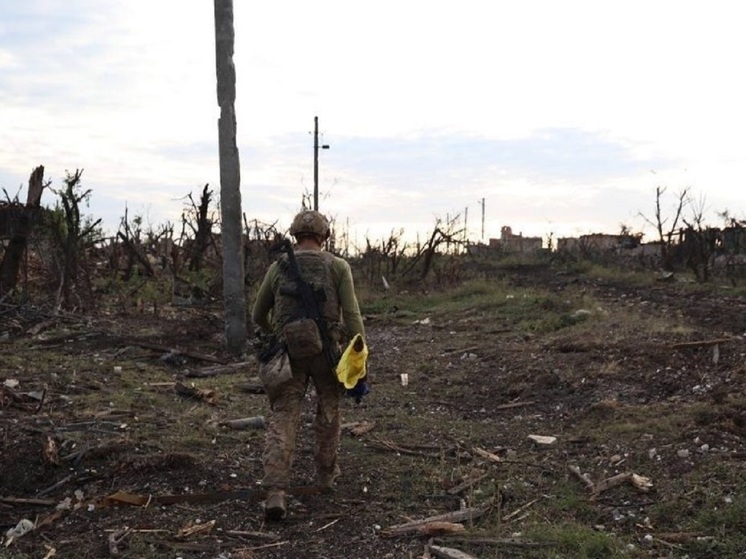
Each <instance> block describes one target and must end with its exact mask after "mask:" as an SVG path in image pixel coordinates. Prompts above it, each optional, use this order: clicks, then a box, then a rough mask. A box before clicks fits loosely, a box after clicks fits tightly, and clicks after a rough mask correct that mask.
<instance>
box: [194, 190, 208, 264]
mask: <svg viewBox="0 0 746 559" xmlns="http://www.w3.org/2000/svg"><path fill="white" fill-rule="evenodd" d="M208 186H209V185H207V184H206V185H205V188H204V189H203V190H202V196H201V197H200V199H199V207H196V206H195V210H196V213H197V226H196V227H192V226H191V225H190V227H192V229H193V231H194V250H193V252H192V256H191V258H190V260H189V270H190V271H192V272H198V271H199V270H201V269H202V260H203V259H204V256H205V252H206V251H207V247H208V246H210V237H211V236H212V220H211V219H210V217H209V215H210V214H209V211H210V202H211V201H212V190H208ZM190 198H191V195H190Z"/></svg>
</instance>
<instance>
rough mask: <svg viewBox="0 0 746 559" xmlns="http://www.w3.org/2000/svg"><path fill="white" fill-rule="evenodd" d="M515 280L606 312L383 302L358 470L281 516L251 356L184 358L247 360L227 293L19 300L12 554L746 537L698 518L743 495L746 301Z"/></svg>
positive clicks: (627, 547) (8, 400) (7, 502)
mask: <svg viewBox="0 0 746 559" xmlns="http://www.w3.org/2000/svg"><path fill="white" fill-rule="evenodd" d="M505 279H506V281H507V282H508V284H509V285H511V286H512V288H513V289H515V293H517V294H520V293H521V291H520V290H522V289H528V290H530V289H544V290H549V291H550V292H551V293H554V294H556V295H558V296H559V298H560V299H561V297H562V296H563V294H567V297H568V299H572V300H573V301H575V300H581V298H582V297H586V300H593V301H594V302H595V303H597V306H598V308H591V309H576V311H577V312H578V313H580V314H576V315H573V316H582V314H583V313H587V314H593V315H600V316H601V318H599V319H597V320H596V321H595V322H594V323H593V324H594V329H593V330H592V331H591V332H590V334H589V331H588V329H583V330H577V329H574V328H565V329H561V330H557V331H554V332H550V333H546V334H541V333H530V332H528V333H527V332H525V331H522V330H521V329H520V328H518V327H517V325H516V323H515V322H514V319H512V318H508V317H501V315H500V312H499V310H498V311H496V312H494V313H493V312H491V311H490V312H488V311H484V310H483V309H480V308H472V309H468V310H462V311H459V312H456V313H454V314H452V315H450V316H449V315H447V314H439V315H434V316H430V315H429V314H428V313H422V314H417V315H414V316H412V315H406V314H404V315H403V314H401V313H399V312H398V311H397V309H395V308H393V307H392V308H391V309H388V310H387V311H386V312H381V313H379V314H376V315H368V316H367V317H366V329H367V334H368V343H369V347H370V351H371V358H370V369H371V377H372V382H373V390H372V393H371V394H370V395H369V396H368V397H366V398H365V399H364V401H363V402H362V403H361V404H359V405H358V404H355V403H354V402H353V401H352V400H349V399H346V400H345V401H344V402H343V422H344V423H345V426H344V430H343V441H342V446H341V450H340V463H341V466H342V469H343V475H342V477H341V478H340V480H339V482H338V485H337V488H336V490H335V492H334V493H333V494H330V495H322V494H315V493H313V492H312V491H311V492H310V494H298V495H294V496H292V497H291V498H290V499H289V514H288V517H287V519H286V520H284V521H282V522H280V523H272V524H267V523H266V522H265V521H264V517H263V514H262V508H261V492H260V488H259V486H258V484H257V482H258V480H259V479H260V477H261V452H262V443H263V431H262V429H248V430H233V429H229V428H227V427H226V426H225V425H224V424H223V422H225V421H226V420H230V419H236V418H242V417H248V416H257V415H266V414H267V411H268V410H267V405H266V402H265V397H264V395H262V394H261V393H257V392H259V390H257V389H256V383H255V376H256V366H255V365H254V364H253V363H251V362H248V361H247V363H246V364H244V365H243V366H241V367H238V368H236V369H235V370H233V371H228V372H226V369H225V368H223V369H219V368H218V369H213V371H215V370H220V373H219V374H215V375H214V376H203V377H195V376H189V375H190V374H192V373H195V372H200V371H201V372H203V373H206V374H209V371H210V369H209V367H216V366H218V365H219V363H218V362H221V363H223V364H225V363H228V362H229V360H228V359H227V356H226V355H224V353H223V348H222V340H221V333H222V322H221V318H220V315H219V312H218V311H219V310H217V309H212V310H211V309H187V308H181V309H160V310H159V312H158V315H157V316H156V315H155V314H154V313H153V312H145V313H137V312H131V313H129V314H127V315H118V314H112V315H108V316H107V315H101V316H93V317H85V318H81V317H74V316H67V317H57V318H53V317H50V316H48V315H47V314H45V313H44V312H42V311H41V310H40V309H35V308H33V307H17V308H11V307H0V310H1V311H2V312H3V314H2V315H1V316H0V322H4V325H3V326H2V327H0V335H4V339H0V533H1V534H3V535H4V534H6V531H7V530H9V529H11V528H13V527H15V526H16V525H17V523H18V522H19V521H20V520H21V519H29V520H31V521H32V522H34V523H36V529H35V530H33V531H31V532H30V533H27V534H25V535H23V536H21V537H17V538H14V540H13V541H11V542H8V539H9V538H8V537H7V536H5V537H4V543H3V544H0V557H15V558H21V557H23V558H26V557H29V558H30V557H33V558H39V559H40V558H42V557H65V558H66V557H71V558H72V557H75V558H94V557H125V558H130V557H184V558H191V557H205V558H211V559H212V558H218V557H223V558H229V557H230V558H233V559H240V558H254V557H255V558H280V557H303V558H319V559H320V558H382V559H383V558H406V557H417V558H419V557H428V556H432V557H435V556H437V555H436V552H437V548H433V549H431V550H430V551H428V548H427V546H428V544H432V545H439V546H444V547H450V548H457V549H461V550H462V551H463V552H465V553H470V554H472V555H473V556H474V557H586V556H587V557H591V556H596V557H608V556H615V555H613V554H612V553H611V552H605V551H604V548H603V546H602V545H601V546H600V547H599V549H600V551H597V552H594V551H592V550H590V551H589V547H588V546H586V547H582V545H581V546H580V547H579V548H578V549H581V551H579V552H577V553H575V552H573V551H572V549H573V547H572V543H571V542H568V541H566V540H567V538H565V539H564V540H563V541H561V542H560V541H557V542H556V543H555V544H553V543H552V541H553V540H552V535H553V534H554V535H555V536H556V537H558V538H559V539H562V536H561V533H560V532H557V533H553V532H552V530H551V529H552V527H555V526H556V527H559V526H567V525H568V524H572V525H574V526H581V527H584V528H585V529H587V530H588V532H589V533H591V534H593V533H597V534H601V535H604V534H606V535H613V537H614V538H615V541H617V542H621V543H619V547H618V548H614V553H617V552H619V553H623V554H626V556H630V557H744V556H746V555H739V554H738V552H736V551H734V549H735V548H734V546H733V545H730V544H728V541H729V538H730V536H731V532H739V531H740V533H743V532H746V515H743V516H739V515H738V514H735V515H734V519H731V520H728V521H727V522H725V521H723V522H720V524H719V526H720V528H718V529H715V528H714V527H712V529H711V530H707V529H703V526H705V524H703V523H704V520H703V518H704V517H703V516H702V515H703V514H704V512H706V511H708V510H710V509H712V514H720V513H722V510H723V509H726V508H727V507H728V506H729V503H734V502H735V503H737V504H739V503H740V506H741V507H743V504H744V502H745V500H744V497H743V494H742V493H743V487H744V486H745V485H744V482H746V474H744V473H743V472H744V462H746V445H745V442H746V410H745V409H744V407H743V403H744V402H745V401H746V358H745V355H746V343H745V340H746V338H745V336H746V300H744V299H743V298H742V297H736V296H728V295H727V293H726V294H723V293H719V294H715V293H714V292H712V291H710V290H704V289H702V290H698V289H692V288H691V287H687V288H685V287H683V286H682V285H680V284H678V283H676V282H659V283H656V284H654V285H653V286H652V287H651V286H650V285H648V286H645V287H639V286H633V285H624V284H623V283H621V282H615V281H613V280H608V279H606V280H590V279H588V278H586V277H584V276H581V275H577V274H568V273H560V272H557V271H555V270H552V269H550V268H542V269H536V268H530V269H526V270H521V269H515V270H512V271H510V272H508V273H507V274H506V278H505ZM550 310H551V309H547V312H549V311H550ZM630 316H632V317H635V318H634V319H632V320H630V318H629V317H630ZM658 324H666V325H668V326H666V327H661V328H659V327H658V326H657V325H658ZM672 324H673V325H676V326H675V327H670V325H672ZM35 327H36V330H34V328H35ZM3 333H4V334H3ZM713 340H721V342H720V343H718V344H715V343H709V344H708V343H702V344H691V342H702V341H705V342H711V341H713ZM687 344H691V345H687ZM169 349H176V351H169ZM402 373H406V374H407V378H408V384H407V385H406V386H403V385H402V380H401V374H402ZM14 381H17V383H16V382H14ZM179 387H181V388H179ZM189 392H191V394H188V393H189ZM312 417H313V407H312V400H311V396H310V395H309V406H308V409H307V413H306V415H305V416H304V418H303V422H302V426H301V436H300V440H299V441H298V450H297V457H296V464H295V472H296V479H295V480H294V483H295V485H296V486H297V487H305V486H307V485H308V484H309V483H311V479H312V474H313V467H312V448H313V445H312V438H311V430H310V422H311V421H312ZM529 435H541V436H551V437H554V438H555V441H554V442H553V443H552V444H549V445H546V446H545V445H543V444H541V443H537V442H535V441H534V440H532V439H531V438H530V437H529ZM571 466H577V467H578V468H579V472H580V474H587V478H586V479H587V480H588V486H586V483H585V482H584V481H583V480H582V479H581V478H580V477H579V476H577V475H575V474H573V473H572V471H571V470H570V467H571ZM632 473H634V474H636V475H637V476H640V478H632V477H631V474H632ZM614 476H618V479H621V480H622V482H621V483H620V485H618V486H614V485H612V486H611V487H609V488H608V489H607V490H605V491H602V490H598V491H597V492H596V493H593V491H592V490H593V489H598V487H599V486H598V485H594V486H593V487H591V486H590V483H595V484H598V482H600V481H601V480H604V479H609V478H613V477H614ZM642 478H647V481H648V482H649V485H648V486H647V487H645V480H643V481H639V479H642ZM465 480H466V482H467V483H464V485H463V486H462V487H459V484H461V483H463V482H464V481H465ZM633 480H638V481H639V483H640V484H641V485H640V486H636V485H635V483H634V482H633ZM117 492H121V493H117ZM169 495H171V496H175V498H174V499H172V500H173V501H174V502H171V501H168V499H164V496H169ZM143 499H144V501H143ZM463 509H473V510H474V511H475V512H474V515H473V518H471V519H468V518H467V519H466V520H465V521H464V520H463V519H461V521H460V524H462V525H465V528H466V529H465V530H464V531H459V532H457V533H455V534H452V535H443V534H440V533H435V532H434V531H435V530H436V528H437V526H432V525H431V526H430V527H429V528H428V530H429V531H425V529H422V530H419V531H418V530H417V529H415V528H412V529H408V528H406V527H404V528H401V529H398V528H396V527H397V526H401V525H403V524H405V523H407V522H408V521H412V520H417V519H427V518H429V517H437V515H442V514H446V513H451V512H454V511H459V510H463ZM741 512H746V507H743V508H742V509H741ZM739 518H740V520H739ZM728 522H730V524H728ZM715 524H717V523H715ZM537 527H539V528H543V529H544V532H543V534H544V537H542V535H541V534H542V533H541V532H537ZM450 529H451V530H454V529H458V528H453V527H451V528H450ZM591 547H592V546H591ZM428 553H430V555H427V554H428Z"/></svg>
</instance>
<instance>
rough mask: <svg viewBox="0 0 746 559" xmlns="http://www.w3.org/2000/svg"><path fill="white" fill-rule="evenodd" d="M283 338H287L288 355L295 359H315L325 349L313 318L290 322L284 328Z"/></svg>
mask: <svg viewBox="0 0 746 559" xmlns="http://www.w3.org/2000/svg"><path fill="white" fill-rule="evenodd" d="M282 337H283V338H285V345H286V346H287V348H288V353H289V354H290V357H292V358H293V359H305V358H306V357H313V356H314V355H319V354H320V353H321V352H322V351H323V349H324V344H323V342H322V341H321V333H320V332H319V327H318V326H317V325H316V322H315V321H314V320H313V319H311V318H301V319H300V320H294V321H293V322H289V323H288V324H286V325H285V326H284V327H283V328H282Z"/></svg>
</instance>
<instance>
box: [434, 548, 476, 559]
mask: <svg viewBox="0 0 746 559" xmlns="http://www.w3.org/2000/svg"><path fill="white" fill-rule="evenodd" d="M427 549H428V551H429V552H430V553H432V554H433V555H435V557H438V558H439V559H477V558H476V557H475V556H474V555H470V554H468V553H464V552H463V551H461V550H459V549H453V548H452V547H441V546H439V545H428V546H427Z"/></svg>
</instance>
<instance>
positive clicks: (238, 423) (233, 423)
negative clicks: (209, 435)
mask: <svg viewBox="0 0 746 559" xmlns="http://www.w3.org/2000/svg"><path fill="white" fill-rule="evenodd" d="M220 425H222V426H223V427H228V428H229V429H236V430H241V429H265V428H266V427H267V421H266V420H265V419H264V416H263V415H257V416H254V417H244V418H243V419H229V420H227V421H221V422H220Z"/></svg>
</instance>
